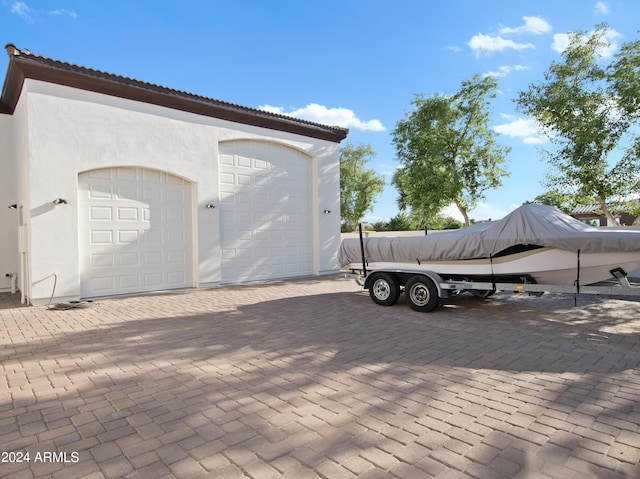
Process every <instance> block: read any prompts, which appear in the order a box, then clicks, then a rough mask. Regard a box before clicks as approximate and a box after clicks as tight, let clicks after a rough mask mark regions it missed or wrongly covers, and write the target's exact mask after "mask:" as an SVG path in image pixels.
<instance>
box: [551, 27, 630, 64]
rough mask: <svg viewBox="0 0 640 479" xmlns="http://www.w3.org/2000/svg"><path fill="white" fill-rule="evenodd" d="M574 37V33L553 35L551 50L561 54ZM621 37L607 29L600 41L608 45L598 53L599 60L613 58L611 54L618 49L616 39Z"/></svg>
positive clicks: (611, 29) (612, 30)
mask: <svg viewBox="0 0 640 479" xmlns="http://www.w3.org/2000/svg"><path fill="white" fill-rule="evenodd" d="M592 33H593V32H589V35H591V34H592ZM574 35H575V33H573V32H569V33H556V34H555V35H553V43H552V44H551V49H552V50H555V51H557V52H558V53H563V52H564V51H565V50H566V49H567V47H568V46H569V44H570V43H571V40H572V39H573V37H574ZM621 37H622V34H620V33H618V32H617V31H615V30H614V29H613V28H609V29H607V31H606V32H605V33H604V35H603V36H602V40H603V41H604V42H606V43H608V44H609V45H608V46H606V47H604V48H601V49H600V50H599V51H598V56H600V57H601V58H609V57H611V56H613V54H614V53H615V52H616V50H617V49H618V42H617V41H616V39H618V38H621Z"/></svg>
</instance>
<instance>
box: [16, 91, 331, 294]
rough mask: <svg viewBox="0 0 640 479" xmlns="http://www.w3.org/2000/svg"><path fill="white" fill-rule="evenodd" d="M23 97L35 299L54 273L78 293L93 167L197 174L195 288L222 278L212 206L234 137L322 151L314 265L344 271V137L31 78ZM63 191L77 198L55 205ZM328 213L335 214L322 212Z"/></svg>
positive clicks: (65, 289)
mask: <svg viewBox="0 0 640 479" xmlns="http://www.w3.org/2000/svg"><path fill="white" fill-rule="evenodd" d="M25 98H26V105H27V107H26V108H27V111H28V132H29V140H28V158H29V160H28V163H29V168H28V173H26V172H25V173H24V174H25V175H27V176H28V182H29V198H28V203H29V204H30V230H31V231H30V233H31V258H30V260H31V272H32V284H33V287H32V291H31V299H32V301H33V302H34V303H38V302H40V303H41V302H43V300H45V299H46V300H48V298H49V296H50V295H51V292H52V287H53V274H54V273H55V274H56V275H57V286H56V298H58V299H61V298H64V299H74V298H76V299H77V298H78V295H79V291H80V274H79V263H78V208H77V187H78V173H80V172H82V171H87V170H91V169H95V168H105V167H115V166H137V167H144V168H153V169H159V170H163V171H166V172H168V173H171V174H174V175H178V176H181V177H183V178H185V179H187V180H189V181H191V182H192V183H193V185H194V188H193V190H194V204H195V218H194V224H196V225H197V232H196V234H197V236H196V241H195V242H194V243H195V247H196V249H195V254H194V257H195V263H196V265H195V269H196V271H195V274H194V277H195V278H196V282H197V284H196V286H209V285H215V284H218V283H219V281H220V270H219V258H220V251H219V245H220V241H219V239H220V230H219V218H218V212H217V211H216V209H213V210H211V209H206V208H204V205H205V204H207V203H214V204H215V203H216V202H217V201H218V197H219V192H218V143H219V142H220V141H224V140H232V139H258V140H260V139H262V140H268V141H277V142H281V143H283V144H286V145H289V146H292V147H294V148H298V149H300V150H303V151H305V152H306V153H308V154H309V155H310V156H311V157H313V158H314V165H315V166H316V171H315V172H314V176H315V177H316V178H317V185H318V186H317V189H318V194H317V196H318V199H317V200H316V201H314V203H313V204H314V206H313V207H314V209H315V211H316V214H315V219H314V224H315V226H314V230H315V239H314V241H315V246H316V250H317V256H316V257H317V264H316V265H315V272H316V273H317V274H322V273H328V272H334V271H336V270H337V269H338V265H337V258H336V253H337V248H338V245H339V241H340V235H339V228H340V224H339V223H340V213H339V208H340V203H339V160H338V155H339V150H338V149H339V145H338V144H336V143H333V142H328V141H323V140H315V139H311V138H306V137H303V136H300V135H293V134H289V133H285V132H279V131H275V130H268V129H264V128H256V127H252V126H248V125H242V124H236V123H232V122H228V121H222V120H217V119H214V118H209V117H203V116H200V115H194V114H189V113H185V112H180V111H176V110H171V109H168V108H163V107H158V106H154V105H148V104H144V103H139V102H133V101H129V100H123V99H119V98H114V97H109V96H105V95H99V94H95V93H91V92H86V91H82V90H76V89H72V88H68V87H62V86H58V85H52V84H48V83H43V82H39V81H33V80H27V81H26V83H25V87H24V90H23V93H22V97H21V100H20V102H21V103H24V102H25ZM55 198H64V199H66V200H68V201H69V204H68V205H58V206H54V205H53V203H52V201H53V200H54V199H55ZM324 210H330V211H331V214H328V215H325V214H322V212H323V211H324Z"/></svg>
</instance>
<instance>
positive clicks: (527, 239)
mask: <svg viewBox="0 0 640 479" xmlns="http://www.w3.org/2000/svg"><path fill="white" fill-rule="evenodd" d="M363 241H364V249H365V258H366V260H367V262H400V263H415V262H416V261H417V260H419V261H420V262H423V261H451V260H461V259H478V258H489V257H492V256H495V255H497V254H498V253H500V252H501V251H504V250H505V249H507V248H509V247H512V246H517V245H537V246H547V247H552V248H558V249H562V250H567V251H576V252H577V251H578V250H580V251H581V252H582V253H599V252H614V251H638V252H639V253H640V230H639V229H635V228H630V227H607V228H599V227H594V226H589V225H587V224H585V223H583V222H582V221H580V220H577V219H575V218H572V217H571V216H569V215H567V214H565V213H563V212H562V211H560V210H559V209H557V208H555V207H552V206H547V205H539V204H529V205H523V206H521V207H519V208H518V209H516V210H514V211H513V212H511V213H510V214H508V215H507V216H505V217H504V218H503V219H501V220H498V221H493V222H488V223H479V224H475V225H473V226H471V227H469V228H464V229H461V230H451V231H446V232H438V233H433V234H429V235H425V236H408V237H407V236H404V237H371V238H363ZM338 261H339V263H340V265H341V266H346V265H348V264H351V263H360V262H361V261H362V256H361V252H360V239H359V238H348V239H344V240H343V241H342V243H341V244H340V251H339V253H338Z"/></svg>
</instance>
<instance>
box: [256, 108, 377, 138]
mask: <svg viewBox="0 0 640 479" xmlns="http://www.w3.org/2000/svg"><path fill="white" fill-rule="evenodd" d="M258 108H259V109H260V110H264V111H268V112H271V113H277V114H279V115H287V116H292V117H294V118H300V119H304V120H308V121H313V122H315V123H322V124H324V125H334V126H340V127H343V128H355V129H357V130H362V131H384V130H386V128H385V127H384V125H383V124H382V122H381V121H380V120H368V121H363V120H361V119H359V118H358V117H357V116H356V114H355V113H354V112H353V111H352V110H349V109H348V108H327V107H326V106H324V105H318V104H317V103H311V104H309V105H307V106H306V107H304V108H298V109H297V110H291V111H285V109H284V108H282V107H280V106H271V105H262V106H259V107H258Z"/></svg>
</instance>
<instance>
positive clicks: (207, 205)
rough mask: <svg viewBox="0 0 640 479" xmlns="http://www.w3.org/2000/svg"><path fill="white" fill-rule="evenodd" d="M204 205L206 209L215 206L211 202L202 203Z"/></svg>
mask: <svg viewBox="0 0 640 479" xmlns="http://www.w3.org/2000/svg"><path fill="white" fill-rule="evenodd" d="M204 207H205V208H206V209H208V210H210V209H213V208H215V206H214V205H212V204H211V203H207V204H206V205H204Z"/></svg>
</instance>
